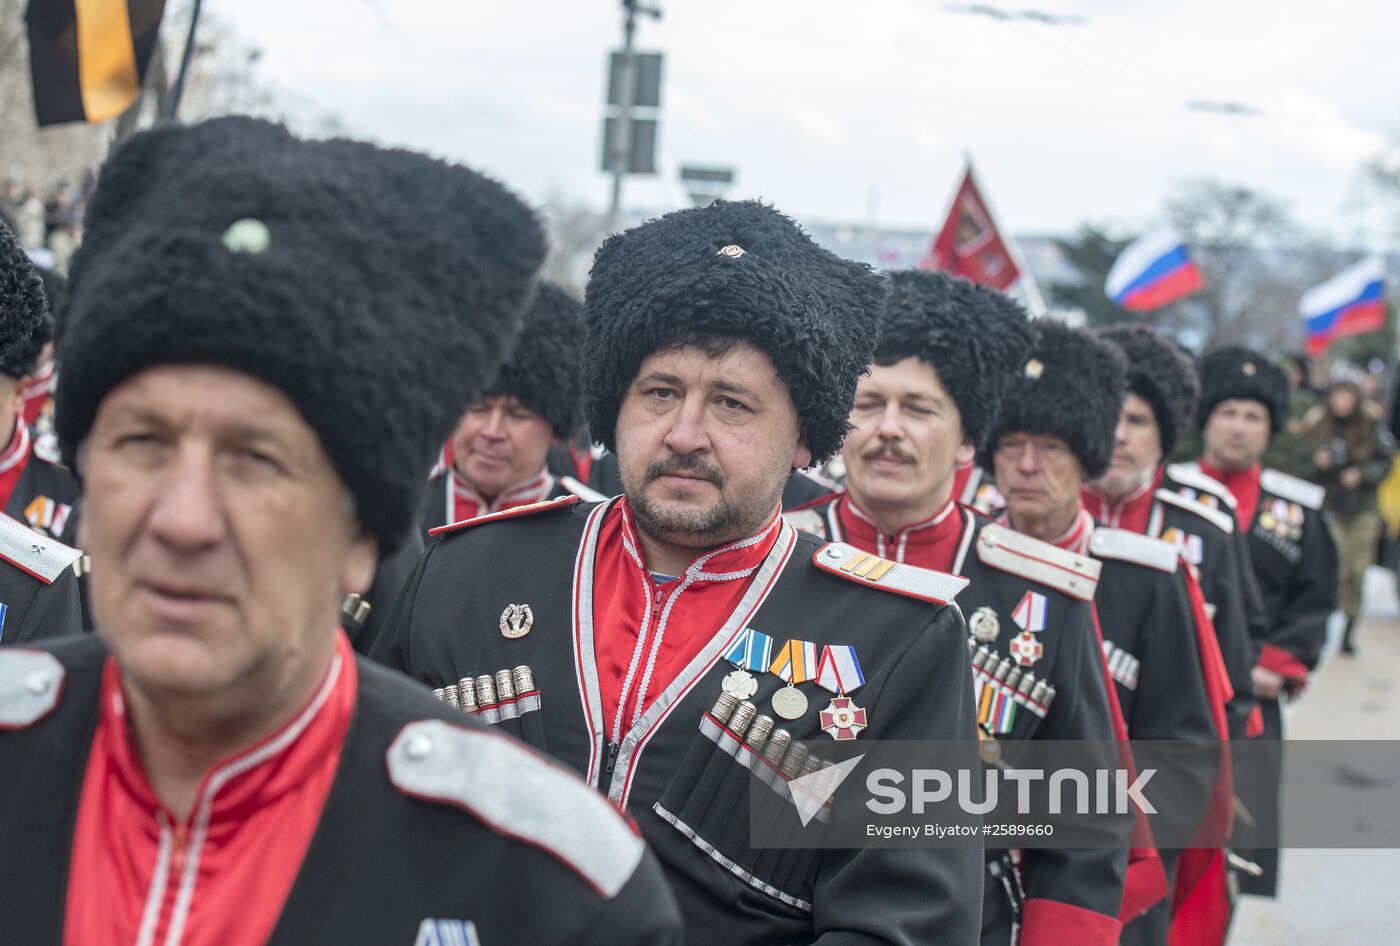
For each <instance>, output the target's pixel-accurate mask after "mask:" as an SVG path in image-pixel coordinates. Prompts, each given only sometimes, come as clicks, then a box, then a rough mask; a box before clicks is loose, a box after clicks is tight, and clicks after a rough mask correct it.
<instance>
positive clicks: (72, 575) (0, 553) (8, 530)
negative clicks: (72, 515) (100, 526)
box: [0, 515, 84, 645]
mask: <svg viewBox="0 0 1400 946" xmlns="http://www.w3.org/2000/svg"><path fill="white" fill-rule="evenodd" d="M79 557H80V553H79V552H78V550H77V549H74V548H69V547H68V546H66V545H64V544H63V543H62V542H57V541H55V540H53V539H50V538H47V537H45V536H43V535H40V534H39V533H37V532H35V531H34V530H33V529H30V528H28V527H27V526H25V525H24V523H22V522H16V521H15V520H14V519H11V518H10V517H9V516H5V515H0V645H4V644H27V643H29V642H31V641H35V640H39V639H41V638H45V637H58V636H62V635H66V634H77V633H79V632H80V631H82V630H83V629H84V624H83V610H82V604H81V601H80V598H79V592H78V574H77V571H76V570H75V569H74V565H75V564H76V563H77V561H78V559H79Z"/></svg>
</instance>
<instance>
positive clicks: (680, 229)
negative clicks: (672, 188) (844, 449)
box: [583, 200, 887, 462]
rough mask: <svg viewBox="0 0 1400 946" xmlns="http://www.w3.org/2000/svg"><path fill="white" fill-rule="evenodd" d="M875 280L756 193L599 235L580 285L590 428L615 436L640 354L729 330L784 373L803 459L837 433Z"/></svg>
mask: <svg viewBox="0 0 1400 946" xmlns="http://www.w3.org/2000/svg"><path fill="white" fill-rule="evenodd" d="M886 292H887V289H886V287H885V283H884V280H882V279H881V278H880V277H879V276H878V275H876V273H875V272H874V270H872V269H871V268H870V267H869V266H866V265H864V264H861V263H853V262H851V261H849V260H844V259H841V258H840V257H838V256H836V255H835V254H833V253H831V252H829V251H828V250H825V249H823V248H822V247H820V246H818V245H817V244H815V243H814V242H812V239H811V238H810V237H809V236H807V234H806V233H804V232H803V231H802V229H801V228H800V227H798V225H797V224H796V223H794V222H793V221H791V220H790V219H788V218H787V217H785V216H783V215H782V214H781V213H779V212H778V211H777V210H774V209H773V208H772V207H768V206H765V205H763V204H761V203H759V202H758V201H737V202H731V201H723V200H717V201H715V202H714V203H712V204H710V205H709V206H707V207H700V208H694V209H690V210H680V211H676V212H675V213H670V214H667V215H666V216H664V217H661V218H659V219H656V220H652V221H649V222H647V223H644V224H642V225H641V226H639V227H635V228H633V229H631V230H628V231H626V232H625V233H620V234H617V235H615V236H612V237H610V238H609V239H608V240H607V241H606V242H604V243H603V245H602V247H600V248H599V250H598V253H597V256H595V257H594V260H593V271H592V273H591V274H590V276H589V280H588V288H587V290H586V292H585V294H584V303H583V323H584V330H585V336H584V388H585V398H586V403H587V411H588V422H589V426H590V428H591V430H592V434H593V439H594V440H596V441H598V442H600V443H602V444H603V445H604V446H605V447H607V448H608V449H609V450H615V448H616V435H617V429H616V428H617V414H618V410H619V408H620V406H621V404H622V398H623V394H624V393H625V392H626V390H627V388H628V386H629V385H630V384H631V383H632V381H633V379H634V378H635V377H636V375H637V369H638V368H639V367H640V366H641V364H642V360H643V359H644V358H646V357H647V356H648V355H650V354H651V353H653V352H655V351H659V350H662V349H665V348H667V347H670V346H673V345H677V344H683V343H685V342H686V341H691V340H697V339H702V338H707V337H713V338H732V339H740V340H743V341H745V342H748V343H749V344H751V345H753V346H754V347H755V348H757V349H758V350H760V351H762V352H764V353H765V354H766V355H767V356H768V357H769V358H770V359H772V361H773V364H774V366H775V367H776V368H777V370H778V375H779V376H780V377H781V378H782V379H783V381H784V382H785V383H786V384H787V386H788V389H789V391H790V392H791V395H792V401H793V404H794V405H796V407H797V415H798V417H799V419H800V422H801V426H802V436H803V438H804V440H805V442H806V444H807V447H808V449H809V450H811V452H812V460H813V462H821V461H823V460H826V459H828V458H830V457H831V456H833V455H834V454H835V453H836V451H837V450H839V449H840V448H841V441H842V440H844V439H845V437H846V431H847V429H848V428H847V425H846V419H847V418H848V417H849V416H850V413H851V405H852V403H853V401H854V399H855V389H856V379H857V378H858V377H859V376H860V374H861V373H862V372H863V371H865V369H866V367H867V366H868V365H869V364H870V359H871V355H872V354H873V353H874V350H875V342H876V338H877V336H878V334H879V321H880V311H881V307H882V306H883V304H884V299H885V294H886Z"/></svg>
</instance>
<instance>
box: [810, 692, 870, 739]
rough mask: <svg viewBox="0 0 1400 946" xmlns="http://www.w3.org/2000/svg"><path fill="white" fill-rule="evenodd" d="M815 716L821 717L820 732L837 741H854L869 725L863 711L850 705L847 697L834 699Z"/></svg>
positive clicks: (852, 704)
mask: <svg viewBox="0 0 1400 946" xmlns="http://www.w3.org/2000/svg"><path fill="white" fill-rule="evenodd" d="M817 715H818V716H820V717H821V724H822V732H824V733H826V734H828V735H829V736H831V738H832V739H835V740H837V741H844V740H847V739H854V738H855V737H856V736H858V735H859V734H860V731H861V730H862V729H864V728H865V727H866V726H867V725H869V724H868V723H867V722H866V720H865V710H863V709H861V708H860V707H859V706H857V705H855V704H854V703H852V702H851V698H850V697H849V696H838V697H836V698H835V699H833V700H832V701H831V703H830V704H828V705H827V708H826V709H824V710H822V711H821V712H820V713H818V714H817Z"/></svg>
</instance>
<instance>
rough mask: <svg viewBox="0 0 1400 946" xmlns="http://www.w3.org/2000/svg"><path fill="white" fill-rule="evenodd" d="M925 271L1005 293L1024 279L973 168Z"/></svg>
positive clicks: (924, 265)
mask: <svg viewBox="0 0 1400 946" xmlns="http://www.w3.org/2000/svg"><path fill="white" fill-rule="evenodd" d="M919 267H920V268H921V269H941V270H943V271H944V272H948V273H952V274H953V275H955V276H964V277H966V278H968V279H970V280H972V281H973V282H975V283H980V284H981V285H983V286H990V287H992V288H993V289H1000V290H1002V291H1005V290H1006V289H1007V288H1008V287H1009V286H1011V285H1012V284H1013V283H1015V282H1016V280H1017V279H1019V278H1020V277H1021V271H1020V270H1019V269H1017V268H1016V262H1015V260H1014V259H1012V257H1011V251H1010V250H1009V249H1007V246H1006V243H1005V241H1003V240H1002V238H1001V234H1000V233H999V232H998V231H997V225H996V221H994V220H993V219H992V214H991V212H990V211H988V210H987V203H986V201H984V200H983V199H982V195H981V194H980V193H979V192H978V190H977V182H976V181H974V180H973V179H972V168H971V167H970V166H969V167H968V169H967V173H966V174H965V175H964V176H963V182H962V186H961V187H959V188H958V195H957V196H956V197H955V198H953V206H952V208H951V209H950V210H949V211H948V219H947V220H946V221H944V223H943V229H942V230H941V231H939V234H938V236H936V237H934V240H933V244H932V245H931V246H930V247H929V249H928V255H927V256H925V257H924V258H923V260H922V261H921V262H920V263H919Z"/></svg>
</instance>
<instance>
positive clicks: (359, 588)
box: [78, 519, 379, 595]
mask: <svg viewBox="0 0 1400 946" xmlns="http://www.w3.org/2000/svg"><path fill="white" fill-rule="evenodd" d="M78 525H79V528H81V527H82V520H81V519H80V520H78ZM378 568H379V540H378V539H376V538H375V537H374V536H373V535H372V534H370V532H369V530H367V529H361V530H360V533H359V535H357V536H355V539H354V541H353V542H351V543H350V548H349V549H347V550H346V554H345V567H344V568H343V569H342V570H341V573H340V583H341V590H342V593H343V594H357V595H362V594H364V593H365V592H367V591H369V588H370V585H372V584H374V573H375V571H377V570H378Z"/></svg>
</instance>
